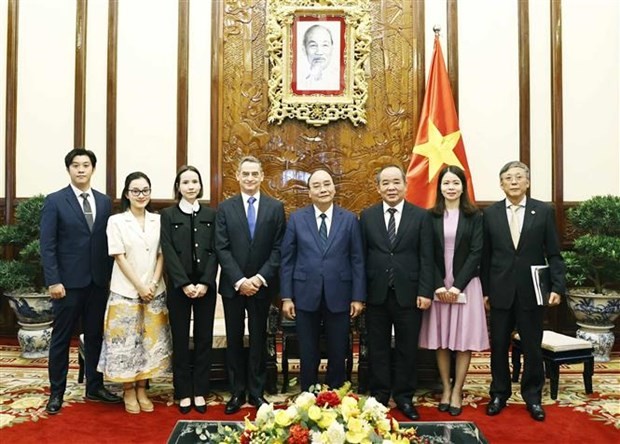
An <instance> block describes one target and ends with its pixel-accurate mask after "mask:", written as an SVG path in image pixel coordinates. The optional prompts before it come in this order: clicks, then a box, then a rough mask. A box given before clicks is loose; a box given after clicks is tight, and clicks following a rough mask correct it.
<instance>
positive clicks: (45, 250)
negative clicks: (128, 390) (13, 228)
mask: <svg viewBox="0 0 620 444" xmlns="http://www.w3.org/2000/svg"><path fill="white" fill-rule="evenodd" d="M96 165H97V157H96V156H95V154H94V153H93V152H92V151H89V150H84V149H74V150H71V151H70V152H69V153H68V154H67V155H66V157H65V166H66V168H67V172H68V173H69V177H70V178H71V184H70V185H69V186H67V187H66V188H63V189H61V190H59V191H56V192H55V193H52V194H50V195H48V196H47V197H46V199H45V203H44V204H43V210H42V213H41V237H40V240H41V260H42V262H43V269H44V273H45V282H46V284H47V285H48V290H49V293H50V296H51V298H52V304H53V308H54V329H53V331H52V341H51V345H50V352H49V378H50V398H49V401H48V403H47V407H46V410H47V412H48V413H49V414H50V415H54V414H56V413H58V412H59V411H60V409H61V407H62V401H63V396H64V392H65V388H66V386H67V372H68V370H69V345H70V342H71V335H72V333H73V331H74V329H75V325H76V322H77V321H78V319H80V318H81V320H82V329H83V331H84V347H85V358H86V368H85V370H86V398H87V399H90V400H92V401H102V402H110V403H116V402H121V398H120V397H118V396H116V395H113V394H112V393H110V392H109V391H108V390H106V389H105V388H104V386H103V375H102V374H101V373H99V372H98V371H97V362H98V361H99V354H100V353H101V342H102V334H103V317H104V314H105V309H106V303H107V300H108V292H109V284H110V275H111V273H112V259H111V258H110V257H109V256H108V240H107V237H106V225H107V222H108V217H109V216H110V212H111V209H112V201H111V199H110V198H109V197H108V196H105V195H103V194H101V193H99V192H98V191H95V190H93V189H92V188H91V186H90V179H91V177H92V175H93V173H94V171H95V167H96Z"/></svg>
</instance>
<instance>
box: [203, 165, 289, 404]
mask: <svg viewBox="0 0 620 444" xmlns="http://www.w3.org/2000/svg"><path fill="white" fill-rule="evenodd" d="M263 178H264V173H263V169H262V166H261V163H260V161H259V160H258V159H257V158H256V157H253V156H246V157H244V158H242V159H241V161H240V162H239V167H238V168H237V180H238V181H239V186H240V188H241V193H240V194H237V195H236V196H233V197H231V198H230V199H227V200H225V201H224V202H222V203H221V204H220V206H219V209H218V212H217V217H216V224H215V249H216V251H217V257H218V259H219V261H220V265H221V267H222V273H221V276H220V293H221V294H222V296H223V298H222V301H223V303H224V317H225V319H226V342H227V348H226V362H227V366H228V375H229V379H230V386H231V394H232V396H231V398H230V400H229V401H228V402H227V404H226V409H225V412H226V414H232V413H235V412H237V411H238V410H239V409H240V408H241V406H242V405H243V404H244V403H245V399H246V392H247V393H248V395H249V402H250V404H252V405H254V406H256V407H257V408H258V407H260V406H261V405H262V404H264V403H266V402H267V401H266V400H265V398H264V396H263V394H264V388H265V380H266V359H267V354H266V353H267V352H266V343H267V317H268V315H269V306H270V305H271V302H272V301H273V299H274V298H275V297H276V296H277V294H278V289H279V283H278V269H279V267H280V244H281V242H282V235H283V234H284V227H285V222H286V219H285V215H284V205H282V202H280V201H277V200H275V199H273V198H271V197H269V196H267V195H266V194H261V193H260V184H261V182H262V181H263ZM246 311H247V314H248V333H249V339H250V344H249V355H248V359H247V362H246V359H245V355H244V352H243V336H244V325H245V313H246Z"/></svg>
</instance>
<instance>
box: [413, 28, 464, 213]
mask: <svg viewBox="0 0 620 444" xmlns="http://www.w3.org/2000/svg"><path fill="white" fill-rule="evenodd" d="M445 165H456V166H458V167H460V168H461V169H463V170H464V171H465V177H466V178H467V182H468V184H467V185H468V190H469V197H470V199H471V200H472V202H475V198H474V187H473V184H472V181H471V174H470V171H469V165H468V164H467V156H465V145H464V144H463V138H462V137H461V131H460V130H459V119H458V117H457V115H456V108H455V106H454V100H453V98H452V88H450V80H449V78H448V71H447V70H446V64H445V63H444V61H443V53H442V51H441V45H440V43H439V36H435V45H434V50H433V59H432V62H431V70H430V74H429V76H428V85H427V86H426V94H425V95H424V104H423V105H422V112H421V114H420V127H419V128H418V134H417V136H416V138H415V144H414V147H413V155H412V157H411V163H410V164H409V168H408V169H407V195H406V199H407V200H408V201H409V202H411V203H412V204H415V205H418V206H420V207H422V208H430V207H432V206H433V205H434V204H435V191H436V189H437V180H438V177H439V171H441V169H442V168H443V167H444V166H445Z"/></svg>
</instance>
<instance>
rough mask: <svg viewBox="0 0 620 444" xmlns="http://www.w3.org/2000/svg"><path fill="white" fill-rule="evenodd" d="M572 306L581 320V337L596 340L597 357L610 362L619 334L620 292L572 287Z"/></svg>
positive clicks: (578, 321) (569, 296)
mask: <svg viewBox="0 0 620 444" xmlns="http://www.w3.org/2000/svg"><path fill="white" fill-rule="evenodd" d="M567 296H568V298H567V299H568V306H569V307H570V308H571V310H572V311H573V313H574V315H575V319H576V320H577V325H578V326H579V329H577V335H576V336H577V337H578V338H579V339H585V340H586V341H588V342H590V343H592V346H593V351H592V353H593V355H594V360H595V361H597V362H607V361H609V360H610V354H611V349H612V347H613V345H614V341H615V337H614V332H613V331H612V330H613V328H614V321H615V320H616V318H617V317H618V315H620V293H618V292H614V291H607V292H606V293H604V294H599V293H593V292H592V291H590V290H589V289H584V288H571V289H570V290H569V293H568V295H567Z"/></svg>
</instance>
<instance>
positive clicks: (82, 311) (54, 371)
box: [48, 284, 109, 396]
mask: <svg viewBox="0 0 620 444" xmlns="http://www.w3.org/2000/svg"><path fill="white" fill-rule="evenodd" d="M108 295H109V293H108V289H105V288H101V287H97V286H96V285H94V284H91V285H89V286H88V287H86V288H67V289H66V296H65V297H64V298H62V299H52V306H53V309H54V329H53V330H52V340H51V343H50V352H49V367H48V373H49V379H50V392H51V394H52V395H61V396H62V395H63V394H64V392H65V389H66V387H67V373H68V371H69V347H70V345H71V336H72V335H73V332H74V331H75V327H76V324H77V322H78V320H80V319H81V321H82V331H83V333H84V354H85V369H84V370H85V373H86V393H94V392H96V391H97V390H99V389H100V388H101V387H103V375H102V374H101V373H100V372H98V371H97V363H98V362H99V355H100V354H101V344H102V341H103V339H102V338H103V318H104V315H105V309H106V304H107V301H108Z"/></svg>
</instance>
